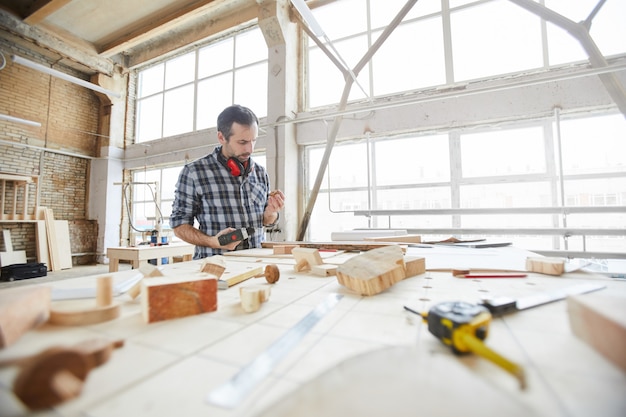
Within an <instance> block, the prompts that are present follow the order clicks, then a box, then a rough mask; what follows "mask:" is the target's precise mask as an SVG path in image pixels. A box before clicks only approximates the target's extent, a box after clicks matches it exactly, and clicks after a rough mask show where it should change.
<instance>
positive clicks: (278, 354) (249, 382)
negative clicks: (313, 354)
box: [206, 294, 343, 408]
mask: <svg viewBox="0 0 626 417" xmlns="http://www.w3.org/2000/svg"><path fill="white" fill-rule="evenodd" d="M342 298H343V295H341V294H330V295H329V296H328V297H326V299H325V300H324V301H322V302H321V303H320V304H318V306H317V307H316V308H315V309H314V310H312V311H311V312H310V313H309V314H307V315H306V316H305V317H304V318H303V319H302V320H300V321H299V322H298V323H296V324H295V325H294V326H293V327H292V328H291V329H289V330H288V331H287V332H286V333H285V334H283V335H282V336H281V337H280V338H279V339H278V340H276V341H275V342H274V343H272V344H271V345H270V347H269V348H268V349H267V350H266V351H264V352H263V353H261V354H260V355H259V356H257V357H256V359H254V360H253V361H252V362H250V363H249V364H247V365H246V366H244V367H243V368H242V369H241V370H240V371H239V372H238V373H237V374H235V376H233V377H232V379H231V380H230V381H228V382H226V383H224V384H222V385H220V386H219V387H217V388H215V389H214V390H212V391H211V392H210V393H209V395H208V396H207V398H206V401H207V402H208V403H210V404H214V405H217V406H219V407H223V408H235V407H236V406H237V405H239V403H241V402H242V401H243V400H244V399H245V398H246V396H247V395H248V394H249V393H250V392H251V391H252V390H253V389H254V387H255V386H256V385H257V384H258V383H259V382H261V380H263V378H265V377H266V376H267V375H269V374H270V372H271V371H272V369H274V367H275V366H276V365H277V364H278V363H279V362H280V361H281V360H282V359H283V358H284V357H285V356H286V354H287V353H288V352H289V351H290V350H291V349H292V348H293V347H295V346H296V344H298V343H299V342H300V340H302V338H303V337H304V336H305V335H306V334H307V333H308V332H309V330H311V329H312V328H313V326H315V325H316V324H317V322H319V321H320V320H321V319H322V318H323V317H324V316H325V315H326V314H327V313H328V312H329V311H330V310H331V309H333V308H334V307H335V306H336V305H337V303H339V300H341V299H342Z"/></svg>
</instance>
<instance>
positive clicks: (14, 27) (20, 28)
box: [0, 10, 115, 76]
mask: <svg viewBox="0 0 626 417" xmlns="http://www.w3.org/2000/svg"><path fill="white" fill-rule="evenodd" d="M0 28H2V29H5V30H6V31H7V32H9V33H12V34H14V35H17V36H20V37H22V38H24V39H28V40H30V41H32V42H34V43H35V44H37V45H39V46H41V47H43V48H47V49H50V50H52V51H55V52H57V53H58V54H60V55H61V56H63V57H65V58H67V59H69V60H71V61H74V62H77V63H79V64H81V65H83V66H85V67H86V68H89V69H91V70H93V71H94V72H99V73H101V74H106V75H109V76H111V75H113V73H114V68H115V65H114V63H113V61H112V60H110V59H107V58H102V57H100V56H98V55H97V54H96V53H95V52H94V51H90V50H88V49H86V48H77V47H75V46H72V45H69V44H68V43H67V42H66V41H65V40H63V39H60V38H58V37H56V36H54V35H52V34H51V33H49V32H48V31H46V30H44V29H41V28H38V27H35V26H30V25H27V24H26V23H24V22H22V21H21V20H20V19H19V18H17V17H15V16H13V15H12V14H10V13H8V12H6V11H4V10H0Z"/></svg>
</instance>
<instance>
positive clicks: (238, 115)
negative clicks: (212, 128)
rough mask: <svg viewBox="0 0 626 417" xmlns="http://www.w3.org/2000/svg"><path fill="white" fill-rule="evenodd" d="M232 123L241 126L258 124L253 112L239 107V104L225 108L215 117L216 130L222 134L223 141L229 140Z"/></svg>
mask: <svg viewBox="0 0 626 417" xmlns="http://www.w3.org/2000/svg"><path fill="white" fill-rule="evenodd" d="M233 123H238V124H240V125H242V126H252V125H253V124H255V123H256V124H257V126H258V124H259V119H258V118H257V117H256V115H255V114H254V112H253V111H252V110H250V109H249V108H247V107H244V106H240V105H239V104H233V105H232V106H229V107H226V108H225V109H224V110H223V111H222V112H221V113H220V115H219V116H217V130H218V131H219V132H222V136H224V139H226V140H229V139H230V136H231V135H232V133H231V128H232V126H233Z"/></svg>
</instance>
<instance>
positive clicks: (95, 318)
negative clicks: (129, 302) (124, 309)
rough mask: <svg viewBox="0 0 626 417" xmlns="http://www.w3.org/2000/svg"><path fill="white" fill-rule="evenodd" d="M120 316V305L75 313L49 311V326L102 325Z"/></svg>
mask: <svg viewBox="0 0 626 417" xmlns="http://www.w3.org/2000/svg"><path fill="white" fill-rule="evenodd" d="M119 316H120V305H119V304H113V305H110V306H106V307H95V308H91V309H84V310H76V311H61V310H50V319H49V320H48V322H49V323H50V324H57V325H59V326H85V325H88V324H96V323H103V322H105V321H109V320H113V319H116V318H118V317H119Z"/></svg>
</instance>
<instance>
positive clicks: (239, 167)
mask: <svg viewBox="0 0 626 417" xmlns="http://www.w3.org/2000/svg"><path fill="white" fill-rule="evenodd" d="M226 166H227V167H228V169H230V173H231V175H232V176H233V177H239V176H240V175H241V174H242V173H243V172H244V169H245V168H244V166H243V164H242V163H241V162H239V161H238V160H237V159H235V158H228V161H226Z"/></svg>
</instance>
